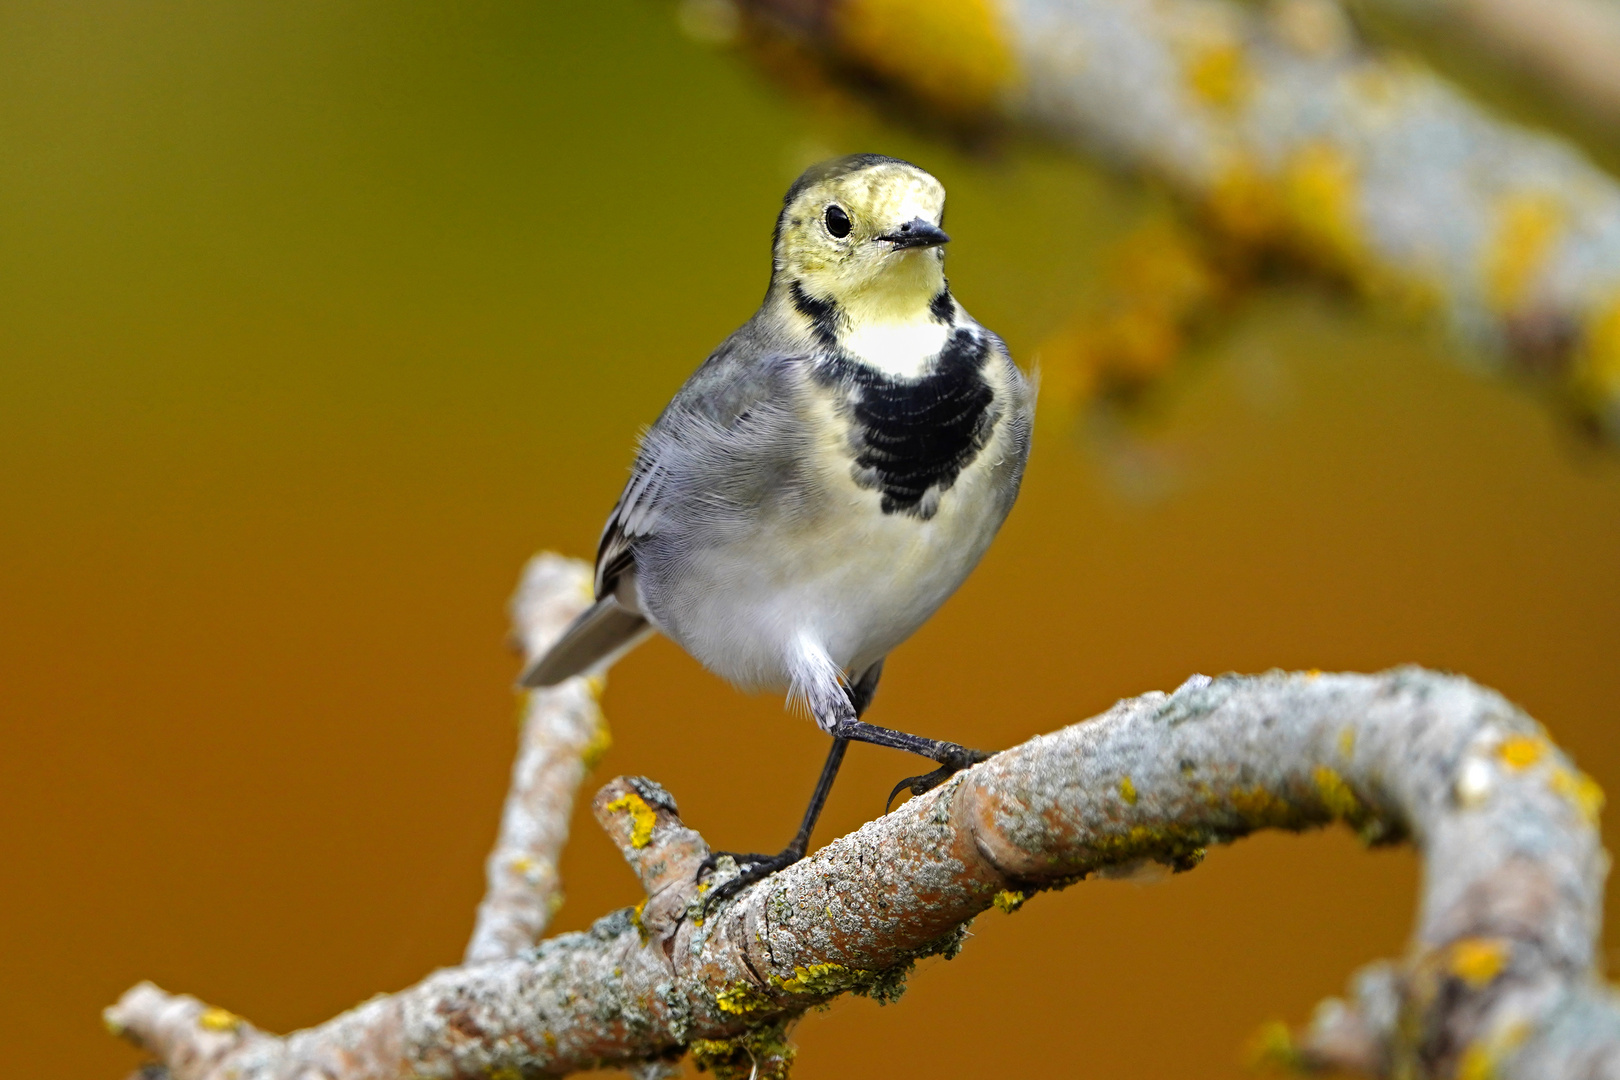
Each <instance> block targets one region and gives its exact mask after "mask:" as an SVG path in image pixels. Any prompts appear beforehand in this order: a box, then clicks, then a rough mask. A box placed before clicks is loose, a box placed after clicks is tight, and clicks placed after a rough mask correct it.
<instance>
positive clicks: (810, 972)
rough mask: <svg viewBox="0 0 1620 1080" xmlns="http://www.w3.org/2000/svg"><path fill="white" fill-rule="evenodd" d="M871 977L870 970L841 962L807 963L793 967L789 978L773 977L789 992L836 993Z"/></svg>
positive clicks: (778, 984)
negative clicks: (847, 965) (846, 965)
mask: <svg viewBox="0 0 1620 1080" xmlns="http://www.w3.org/2000/svg"><path fill="white" fill-rule="evenodd" d="M869 978H871V972H868V971H862V970H860V969H859V968H849V967H845V966H844V965H843V964H809V965H806V966H803V967H795V968H794V969H793V977H792V978H789V979H773V980H772V981H773V982H774V983H775V984H776V985H777V987H778V988H780V989H782V990H786V991H787V992H788V993H790V994H836V993H838V992H840V991H843V990H848V989H849V988H850V987H852V986H854V985H856V984H858V983H860V982H862V981H863V980H865V979H869Z"/></svg>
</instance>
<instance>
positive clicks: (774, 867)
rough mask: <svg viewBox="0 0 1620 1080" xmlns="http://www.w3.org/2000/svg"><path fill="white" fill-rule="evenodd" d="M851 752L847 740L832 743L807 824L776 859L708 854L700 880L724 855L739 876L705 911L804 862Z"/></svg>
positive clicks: (723, 886)
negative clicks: (755, 884) (812, 835)
mask: <svg viewBox="0 0 1620 1080" xmlns="http://www.w3.org/2000/svg"><path fill="white" fill-rule="evenodd" d="M848 748H849V740H848V739H839V738H834V739H833V741H832V747H831V749H829V750H828V751H827V761H826V763H825V764H823V765H822V766H821V778H820V779H819V780H817V781H816V790H815V792H814V793H812V794H811V796H810V805H809V806H807V807H805V810H804V820H803V821H801V822H800V823H799V831H798V832H796V833H794V834H793V839H792V840H789V841H788V846H787V847H785V848H783V849H782V850H781V851H780V852H778V853H777V854H775V855H760V854H757V853H755V854H747V855H744V854H740V853H738V852H735V851H711V852H710V853H709V856H708V858H706V859H704V860H703V863H702V865H700V866H699V867H698V876H699V877H701V876H702V875H703V874H704V873H706V872H708V871H711V870H713V869H714V867H715V864H716V863H717V862H718V861H719V860H720V857H721V856H722V855H727V856H730V857H731V859H732V860H733V861H734V862H735V863H736V864H737V876H736V877H734V878H732V879H731V880H730V881H726V882H722V883H721V884H719V885H717V886H715V888H714V891H713V892H711V893H709V894H708V896H706V897H705V898H704V907H705V908H707V907H708V905H709V904H712V903H714V902H715V901H717V900H724V899H725V898H726V897H728V896H735V895H736V894H737V893H739V892H741V891H742V890H744V889H746V888H747V887H748V886H750V885H752V884H753V883H754V882H756V881H759V880H760V879H761V878H766V877H769V876H770V875H772V874H774V873H776V872H777V871H778V870H780V869H782V868H783V867H784V866H792V865H793V864H794V863H796V862H798V861H799V860H800V859H802V858H804V853H805V852H806V851H807V850H808V849H809V847H810V833H811V832H812V831H813V830H814V829H815V827H816V819H817V818H819V817H820V816H821V808H822V807H823V806H824V805H826V803H827V793H828V792H830V791H831V790H832V786H833V780H834V779H835V778H836V777H837V776H838V767H839V766H840V765H842V764H843V763H844V751H845V750H846V749H848Z"/></svg>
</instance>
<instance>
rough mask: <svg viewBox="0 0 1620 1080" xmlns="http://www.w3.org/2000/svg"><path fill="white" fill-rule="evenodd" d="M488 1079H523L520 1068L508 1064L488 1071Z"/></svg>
mask: <svg viewBox="0 0 1620 1080" xmlns="http://www.w3.org/2000/svg"><path fill="white" fill-rule="evenodd" d="M489 1080H523V1072H522V1070H521V1069H514V1068H512V1067H511V1066H510V1065H507V1066H503V1067H501V1068H497V1069H491V1070H490V1071H489Z"/></svg>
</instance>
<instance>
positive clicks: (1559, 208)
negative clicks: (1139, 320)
mask: <svg viewBox="0 0 1620 1080" xmlns="http://www.w3.org/2000/svg"><path fill="white" fill-rule="evenodd" d="M1560 2H1561V4H1562V5H1563V6H1568V5H1567V4H1564V3H1563V0H1560ZM738 6H739V7H740V8H741V9H742V11H743V12H744V13H746V14H747V15H748V16H749V18H748V20H747V22H746V27H747V31H748V32H747V35H746V40H747V41H749V42H750V43H751V45H752V46H753V47H754V48H755V50H756V51H757V52H758V53H759V54H760V55H761V56H762V57H763V58H764V59H765V60H766V62H767V64H768V66H769V67H770V69H771V70H774V71H781V70H784V69H786V68H789V67H790V66H791V65H787V64H784V62H783V49H782V47H781V46H782V44H783V43H784V42H789V43H797V46H802V47H803V48H804V49H805V50H806V51H808V53H809V54H811V55H814V56H818V57H821V58H823V59H824V60H826V61H827V62H828V63H829V66H830V67H831V68H833V69H834V70H837V71H843V72H854V73H857V74H858V76H859V81H862V82H864V83H866V84H870V83H871V82H872V81H874V80H876V81H878V82H880V83H882V84H883V85H886V86H887V87H889V88H891V89H894V90H897V91H899V92H900V93H901V94H902V95H904V96H905V97H906V98H907V99H908V100H909V101H911V102H912V103H913V104H914V105H916V106H918V107H920V108H921V109H922V110H923V111H924V112H925V113H927V114H928V115H930V116H932V117H935V118H941V117H943V118H948V119H951V120H953V121H956V122H966V123H969V124H975V125H983V124H985V123H987V122H996V121H1011V122H1013V123H1016V124H1020V125H1025V126H1028V127H1032V128H1034V129H1036V130H1039V131H1042V132H1045V133H1047V134H1048V135H1050V136H1052V137H1054V138H1056V139H1057V140H1059V141H1061V142H1065V143H1068V144H1070V145H1073V146H1075V147H1077V148H1080V149H1083V150H1085V151H1087V152H1094V153H1100V154H1102V155H1103V156H1105V157H1107V158H1109V159H1111V160H1112V161H1114V162H1116V163H1118V164H1120V165H1122V166H1123V167H1125V168H1127V169H1130V170H1133V171H1137V172H1141V173H1144V174H1147V175H1150V176H1153V177H1156V178H1158V179H1160V180H1163V181H1166V182H1168V184H1169V185H1170V186H1171V187H1172V188H1173V189H1174V190H1176V191H1177V192H1179V193H1180V194H1181V195H1182V196H1183V197H1184V198H1185V199H1186V200H1187V201H1188V202H1189V203H1190V204H1192V205H1193V206H1195V207H1197V208H1198V209H1199V211H1200V213H1201V217H1202V218H1203V220H1205V221H1207V222H1208V223H1210V224H1211V225H1212V226H1213V228H1214V231H1215V232H1216V233H1217V234H1218V235H1220V236H1222V237H1224V238H1225V240H1226V241H1228V242H1232V243H1234V244H1235V245H1236V247H1237V248H1239V249H1244V250H1249V251H1255V252H1271V251H1278V250H1282V251H1286V252H1289V253H1291V254H1292V255H1293V256H1295V257H1296V258H1300V259H1303V260H1304V261H1306V262H1308V263H1311V264H1314V265H1316V266H1318V267H1320V268H1321V269H1323V270H1325V271H1327V272H1328V273H1329V274H1331V275H1333V276H1335V277H1337V278H1339V279H1341V280H1345V281H1348V282H1350V283H1352V284H1354V285H1355V286H1357V287H1358V288H1359V289H1360V290H1361V291H1362V292H1363V293H1364V294H1366V295H1367V296H1369V297H1372V298H1375V299H1379V300H1383V301H1387V302H1388V303H1389V304H1391V305H1393V306H1395V307H1397V308H1399V309H1402V310H1407V311H1422V310H1428V309H1433V310H1436V311H1437V312H1438V313H1439V314H1440V315H1441V316H1442V318H1443V319H1444V320H1445V321H1446V322H1447V323H1448V324H1449V325H1450V326H1451V327H1452V328H1453V329H1454V330H1455V331H1456V332H1457V333H1458V334H1459V335H1460V336H1461V338H1462V339H1463V340H1464V341H1466V342H1467V343H1468V344H1469V350H1468V352H1469V354H1470V355H1471V356H1473V357H1475V358H1477V362H1480V363H1484V364H1485V365H1487V366H1493V367H1495V368H1497V369H1498V370H1501V371H1504V372H1507V373H1517V374H1521V375H1534V376H1537V377H1538V378H1539V379H1541V381H1543V382H1544V383H1547V384H1549V385H1552V386H1555V387H1557V388H1558V389H1559V390H1560V391H1561V392H1562V393H1561V395H1560V396H1561V400H1563V401H1564V402H1566V403H1568V404H1571V405H1573V406H1575V407H1577V408H1578V409H1579V410H1580V412H1581V414H1582V415H1583V416H1584V417H1585V418H1586V419H1587V420H1589V421H1590V422H1591V423H1592V424H1593V425H1594V426H1595V427H1596V428H1598V429H1600V430H1603V431H1606V432H1607V433H1608V434H1609V435H1610V436H1611V437H1620V184H1617V183H1616V181H1615V180H1614V178H1612V177H1610V176H1609V175H1608V174H1606V173H1604V172H1603V171H1601V170H1599V169H1598V168H1596V167H1594V166H1593V165H1591V164H1590V163H1589V162H1588V161H1587V160H1586V159H1585V158H1584V157H1582V155H1581V154H1580V153H1579V152H1577V151H1576V150H1574V149H1573V148H1572V147H1570V146H1569V145H1568V144H1566V143H1563V142H1561V141H1559V140H1557V139H1555V138H1552V137H1549V136H1544V135H1539V134H1536V133H1533V132H1530V131H1527V130H1525V129H1522V128H1518V127H1515V126H1513V125H1511V124H1509V123H1506V122H1503V121H1501V120H1498V119H1496V118H1495V117H1493V116H1491V115H1490V114H1489V113H1487V112H1485V111H1484V110H1483V109H1482V108H1480V107H1479V106H1478V105H1476V104H1474V103H1473V102H1471V101H1469V100H1468V99H1467V98H1465V97H1464V96H1463V95H1462V94H1460V93H1459V92H1458V91H1456V90H1455V89H1453V88H1452V87H1451V86H1450V85H1449V84H1447V83H1446V82H1444V81H1443V80H1441V79H1439V78H1436V77H1435V76H1434V75H1432V74H1430V73H1429V72H1427V71H1426V70H1424V69H1422V68H1421V67H1420V66H1418V65H1417V64H1415V63H1413V62H1411V61H1410V60H1409V59H1405V58H1402V57H1401V56H1399V55H1398V54H1395V55H1392V54H1387V53H1380V52H1376V51H1373V50H1370V49H1368V48H1366V47H1365V46H1364V45H1363V44H1362V43H1361V42H1360V41H1359V40H1358V38H1357V36H1356V33H1355V30H1354V28H1353V27H1352V25H1351V24H1350V22H1349V21H1348V20H1347V19H1346V18H1345V16H1344V13H1343V11H1342V10H1341V9H1340V7H1339V6H1338V4H1337V3H1336V2H1335V0H1274V2H1271V3H1268V4H1263V5H1262V4H1244V3H1237V2H1231V0H928V2H927V3H918V2H917V0H739V3H738ZM1476 6H1477V5H1476ZM1523 6H1524V7H1525V8H1526V10H1533V11H1537V12H1539V11H1540V10H1541V6H1540V5H1533V4H1526V5H1523ZM1134 329H1135V330H1136V331H1137V332H1138V333H1142V332H1161V331H1164V330H1165V328H1159V327H1154V326H1148V327H1145V328H1144V327H1136V328H1134ZM1175 329H1176V328H1175V327H1170V328H1168V332H1170V333H1172V334H1173V333H1174V331H1175ZM1050 351H1051V353H1052V355H1047V356H1043V364H1044V367H1045V369H1046V371H1047V373H1048V375H1049V376H1052V377H1054V378H1055V379H1057V380H1058V381H1060V382H1063V383H1072V384H1075V385H1079V386H1082V387H1084V386H1088V385H1092V384H1093V383H1094V382H1095V380H1094V379H1091V378H1089V377H1088V376H1087V373H1084V372H1082V373H1081V374H1079V375H1076V376H1071V375H1069V374H1067V373H1066V372H1065V371H1064V370H1063V369H1064V366H1065V365H1068V364H1072V363H1084V362H1087V361H1088V359H1090V357H1089V354H1082V355H1081V357H1080V359H1079V360H1075V359H1074V358H1072V357H1069V356H1066V355H1065V354H1064V353H1063V350H1061V349H1058V350H1050Z"/></svg>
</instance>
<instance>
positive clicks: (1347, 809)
mask: <svg viewBox="0 0 1620 1080" xmlns="http://www.w3.org/2000/svg"><path fill="white" fill-rule="evenodd" d="M1311 781H1312V782H1313V783H1315V784H1316V792H1317V794H1318V795H1320V796H1322V804H1323V805H1324V806H1326V807H1327V808H1328V812H1329V813H1331V814H1332V815H1333V816H1334V817H1335V818H1338V819H1339V820H1340V821H1354V820H1356V819H1358V818H1360V817H1362V816H1364V811H1363V810H1362V808H1361V800H1360V799H1357V798H1356V793H1355V792H1354V791H1351V790H1350V785H1349V784H1346V783H1345V782H1344V777H1342V776H1340V775H1339V774H1338V773H1337V772H1335V771H1334V770H1332V769H1330V768H1328V767H1327V766H1326V765H1318V766H1317V767H1316V768H1314V769H1312V770H1311Z"/></svg>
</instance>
